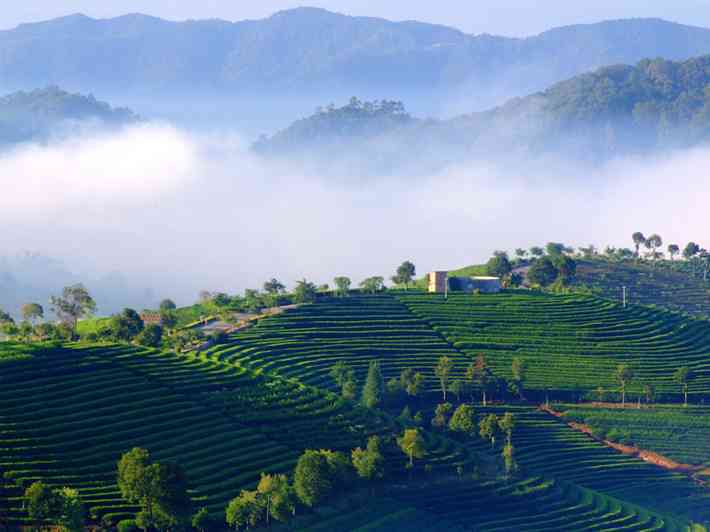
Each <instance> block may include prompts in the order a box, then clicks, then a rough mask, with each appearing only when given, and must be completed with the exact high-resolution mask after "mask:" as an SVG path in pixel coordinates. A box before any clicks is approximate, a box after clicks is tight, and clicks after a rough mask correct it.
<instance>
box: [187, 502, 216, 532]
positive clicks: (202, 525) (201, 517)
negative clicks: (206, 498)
mask: <svg viewBox="0 0 710 532" xmlns="http://www.w3.org/2000/svg"><path fill="white" fill-rule="evenodd" d="M191 524H192V528H194V529H196V530H198V531H199V532H205V531H206V530H209V529H210V528H211V527H212V526H214V525H215V524H216V523H214V522H213V521H212V518H211V517H210V512H209V510H207V508H204V507H202V508H200V509H199V510H198V511H197V513H196V514H195V515H194V516H192V523H191Z"/></svg>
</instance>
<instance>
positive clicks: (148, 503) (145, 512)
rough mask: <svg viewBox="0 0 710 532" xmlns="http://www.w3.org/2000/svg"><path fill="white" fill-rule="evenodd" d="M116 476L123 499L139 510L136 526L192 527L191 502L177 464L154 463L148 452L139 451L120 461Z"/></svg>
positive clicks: (148, 527) (126, 455)
mask: <svg viewBox="0 0 710 532" xmlns="http://www.w3.org/2000/svg"><path fill="white" fill-rule="evenodd" d="M117 473H118V475H117V477H118V488H119V490H120V491H121V495H122V496H123V498H124V499H126V500H127V501H128V502H130V503H133V504H136V505H138V506H139V507H140V511H139V512H138V513H137V514H136V517H135V524H136V526H138V527H139V528H142V529H143V530H151V529H157V530H167V529H171V528H175V527H180V526H185V525H187V524H189V523H190V516H191V510H192V501H191V499H190V497H189V495H188V483H187V477H186V475H185V473H184V471H183V470H182V468H181V467H180V466H179V465H178V464H175V463H172V462H166V463H159V462H154V461H153V460H152V459H151V457H150V453H149V452H148V451H147V450H146V449H142V448H139V447H136V448H134V449H132V450H131V451H129V452H127V453H125V454H124V455H123V456H122V457H121V459H120V460H119V461H118V465H117Z"/></svg>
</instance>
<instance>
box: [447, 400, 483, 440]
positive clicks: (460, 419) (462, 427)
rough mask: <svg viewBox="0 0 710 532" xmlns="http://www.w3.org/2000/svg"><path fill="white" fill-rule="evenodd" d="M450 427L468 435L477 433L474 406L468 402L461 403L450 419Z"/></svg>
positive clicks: (454, 430)
mask: <svg viewBox="0 0 710 532" xmlns="http://www.w3.org/2000/svg"><path fill="white" fill-rule="evenodd" d="M449 429H450V430H451V431H452V432H459V433H461V434H465V435H466V436H472V435H474V434H475V433H476V417H475V415H474V411H473V407H472V406H471V405H469V404H466V403H464V404H461V405H459V406H458V408H456V410H455V411H454V414H453V415H452V416H451V419H450V420H449Z"/></svg>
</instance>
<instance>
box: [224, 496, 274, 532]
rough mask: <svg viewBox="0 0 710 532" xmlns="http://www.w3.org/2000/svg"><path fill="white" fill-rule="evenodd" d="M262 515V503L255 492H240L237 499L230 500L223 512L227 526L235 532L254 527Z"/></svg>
mask: <svg viewBox="0 0 710 532" xmlns="http://www.w3.org/2000/svg"><path fill="white" fill-rule="evenodd" d="M263 513H264V508H263V504H262V501H261V500H260V498H259V493H258V492H256V491H247V490H242V492H241V493H240V494H239V496H238V497H235V498H234V499H232V500H231V501H230V502H229V504H228V505H227V510H226V512H225V516H226V520H227V524H228V525H229V526H231V527H234V529H235V530H242V529H247V528H249V527H255V526H257V525H258V524H259V521H260V520H261V516H262V515H263Z"/></svg>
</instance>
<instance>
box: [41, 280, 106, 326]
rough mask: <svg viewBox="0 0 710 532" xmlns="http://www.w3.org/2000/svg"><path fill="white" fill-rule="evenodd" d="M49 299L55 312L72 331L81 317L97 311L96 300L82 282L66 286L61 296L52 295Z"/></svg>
mask: <svg viewBox="0 0 710 532" xmlns="http://www.w3.org/2000/svg"><path fill="white" fill-rule="evenodd" d="M49 301H50V304H51V305H52V310H53V311H54V313H55V314H56V315H57V317H58V318H59V319H60V320H62V321H63V322H64V323H66V324H67V325H69V327H70V329H71V330H72V332H74V331H76V323H77V322H78V321H79V320H80V319H81V318H84V317H86V316H90V315H91V314H93V313H94V312H96V302H95V301H94V299H93V298H92V297H91V295H90V294H89V291H88V290H87V289H86V288H85V287H84V285H82V284H76V285H72V286H67V287H65V288H64V290H63V291H62V295H61V296H59V297H57V296H52V297H51V298H50V300H49Z"/></svg>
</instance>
